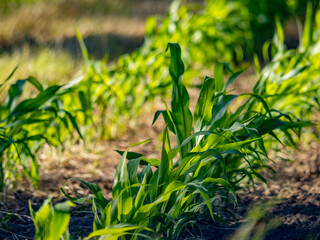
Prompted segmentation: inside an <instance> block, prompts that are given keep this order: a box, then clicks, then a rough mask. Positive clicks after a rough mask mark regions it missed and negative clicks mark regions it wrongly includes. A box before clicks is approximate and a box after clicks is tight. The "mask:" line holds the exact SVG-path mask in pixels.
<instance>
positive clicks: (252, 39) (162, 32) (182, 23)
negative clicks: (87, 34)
mask: <svg viewBox="0 0 320 240" xmlns="http://www.w3.org/2000/svg"><path fill="white" fill-rule="evenodd" d="M255 2H256V1H255V0H247V1H237V0H233V1H226V0H208V1H206V3H205V4H204V5H203V4H202V5H201V4H200V5H196V4H194V5H181V4H180V1H174V2H173V3H172V5H171V7H170V9H169V12H168V14H167V16H165V17H164V18H162V19H157V18H156V17H151V18H149V19H148V21H147V23H146V34H145V43H144V44H143V46H142V47H141V48H139V49H137V50H135V51H134V52H133V53H131V54H125V55H122V56H120V57H119V59H118V61H117V62H116V63H115V64H113V65H107V62H106V61H92V60H91V59H90V56H89V54H88V52H87V50H86V48H85V44H84V42H83V39H82V37H81V36H80V34H78V39H79V42H80V46H81V49H82V52H83V56H84V59H85V62H86V66H87V67H86V73H85V75H84V77H83V78H82V80H81V81H78V83H77V84H75V85H74V87H73V89H74V94H73V95H69V96H65V99H64V101H65V102H66V103H67V104H66V108H67V110H68V111H70V112H75V114H76V115H77V119H78V121H79V124H80V125H82V126H83V128H84V131H86V134H85V135H86V136H87V137H88V138H90V137H98V138H114V137H116V136H117V135H118V134H121V133H123V132H124V131H125V129H126V126H128V124H127V122H128V121H129V120H130V119H133V116H137V115H139V113H140V112H141V107H142V105H143V104H144V103H145V102H146V101H151V100H152V99H153V98H154V97H155V96H158V95H164V94H167V93H168V92H169V89H170V86H171V80H170V76H169V74H168V72H167V71H166V67H165V66H167V65H168V59H167V58H166V57H165V56H164V55H163V54H162V52H163V51H164V50H165V47H166V45H165V44H166V43H167V42H179V43H181V44H182V45H183V46H187V47H186V48H185V49H184V51H183V54H184V55H183V57H184V59H185V63H186V66H187V67H188V72H186V73H185V76H184V79H185V83H186V84H187V83H188V82H189V81H191V79H192V77H194V76H197V74H198V70H199V69H204V68H206V67H208V66H210V65H211V63H212V62H213V61H221V62H229V63H231V65H233V66H234V65H235V63H238V64H239V65H243V62H244V61H243V60H244V58H245V57H248V58H249V59H250V58H251V57H252V55H253V52H254V50H257V49H259V50H260V45H261V43H260V42H262V41H265V40H266V37H265V36H264V37H262V39H260V40H259V43H257V41H258V40H257V39H258V38H261V36H262V35H263V34H262V33H266V32H268V36H269V35H270V34H271V36H272V33H273V31H274V29H273V27H272V28H271V29H269V28H270V26H273V22H274V20H273V19H274V16H276V15H279V16H280V17H279V19H281V20H284V19H286V16H287V15H288V16H289V14H287V13H288V12H289V10H288V8H289V6H288V4H287V3H284V2H283V1H279V0H272V1H259V4H253V3H255ZM252 5H254V6H256V5H257V8H255V7H252ZM274 5H275V6H281V7H277V8H275V9H274V10H275V11H270V10H268V9H269V7H270V6H274ZM203 6H204V7H203ZM257 12H259V16H257V15H258V14H257ZM277 13H278V14H277ZM259 17H260V18H259ZM261 18H263V19H266V22H264V21H262V20H261ZM261 26H263V28H262V27H261ZM266 26H268V31H266ZM259 29H264V31H263V32H262V33H261V31H260V30H259ZM258 30H259V31H258ZM191 66H192V67H191ZM130 122H131V121H129V123H130ZM129 125H130V124H129ZM92 126H94V127H92Z"/></svg>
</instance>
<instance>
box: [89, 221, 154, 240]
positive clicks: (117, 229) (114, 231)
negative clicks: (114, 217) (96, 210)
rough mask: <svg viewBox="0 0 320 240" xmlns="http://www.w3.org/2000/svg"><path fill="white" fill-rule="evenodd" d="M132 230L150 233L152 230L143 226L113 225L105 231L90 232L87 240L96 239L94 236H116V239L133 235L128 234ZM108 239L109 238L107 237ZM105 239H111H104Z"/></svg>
mask: <svg viewBox="0 0 320 240" xmlns="http://www.w3.org/2000/svg"><path fill="white" fill-rule="evenodd" d="M134 230H139V231H143V230H146V231H150V232H152V230H151V229H150V228H147V227H144V226H139V225H134V224H127V223H119V224H115V225H112V226H109V227H107V228H105V229H100V230H97V231H94V232H92V233H91V234H90V235H89V236H88V239H90V238H93V237H96V236H104V235H106V236H108V235H116V236H117V238H115V239H118V237H119V236H124V235H132V234H133V233H130V232H128V231H134ZM108 237H109V236H108ZM110 237H111V236H110ZM106 239H113V238H106Z"/></svg>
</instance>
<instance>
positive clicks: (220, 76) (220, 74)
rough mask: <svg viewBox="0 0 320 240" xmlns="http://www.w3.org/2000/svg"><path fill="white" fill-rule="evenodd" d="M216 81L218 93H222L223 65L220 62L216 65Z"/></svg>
mask: <svg viewBox="0 0 320 240" xmlns="http://www.w3.org/2000/svg"><path fill="white" fill-rule="evenodd" d="M214 81H215V90H216V92H221V91H222V90H223V88H224V80H223V64H221V63H218V62H217V63H215V64H214Z"/></svg>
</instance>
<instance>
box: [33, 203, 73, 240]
mask: <svg viewBox="0 0 320 240" xmlns="http://www.w3.org/2000/svg"><path fill="white" fill-rule="evenodd" d="M73 206H74V204H73V203H72V202H70V201H67V202H64V203H58V204H56V205H55V206H53V205H52V203H51V199H50V198H49V199H47V200H46V201H45V202H44V203H43V204H42V206H41V207H40V209H39V210H38V211H37V212H34V210H33V208H32V206H31V203H29V208H30V211H31V216H32V218H33V221H34V224H35V226H36V235H35V239H36V240H43V239H50V240H59V239H64V240H69V239H72V238H71V237H70V234H69V230H68V225H69V221H70V207H73Z"/></svg>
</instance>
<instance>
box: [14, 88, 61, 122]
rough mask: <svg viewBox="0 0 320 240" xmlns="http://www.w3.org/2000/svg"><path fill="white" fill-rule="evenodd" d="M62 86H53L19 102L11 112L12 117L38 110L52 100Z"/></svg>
mask: <svg viewBox="0 0 320 240" xmlns="http://www.w3.org/2000/svg"><path fill="white" fill-rule="evenodd" d="M60 88H61V86H52V87H49V88H47V89H46V90H44V91H43V92H41V93H39V94H38V96H37V97H35V98H32V99H27V100H24V101H22V102H21V103H19V104H18V105H17V106H16V107H15V108H14V109H13V110H12V112H11V113H10V117H15V116H19V115H22V114H26V113H29V112H32V111H35V110H37V109H38V108H39V107H41V106H43V105H44V104H45V103H46V102H47V101H48V100H50V99H51V98H52V97H53V96H54V95H55V94H56V92H57V91H58V90H59V89H60Z"/></svg>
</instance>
